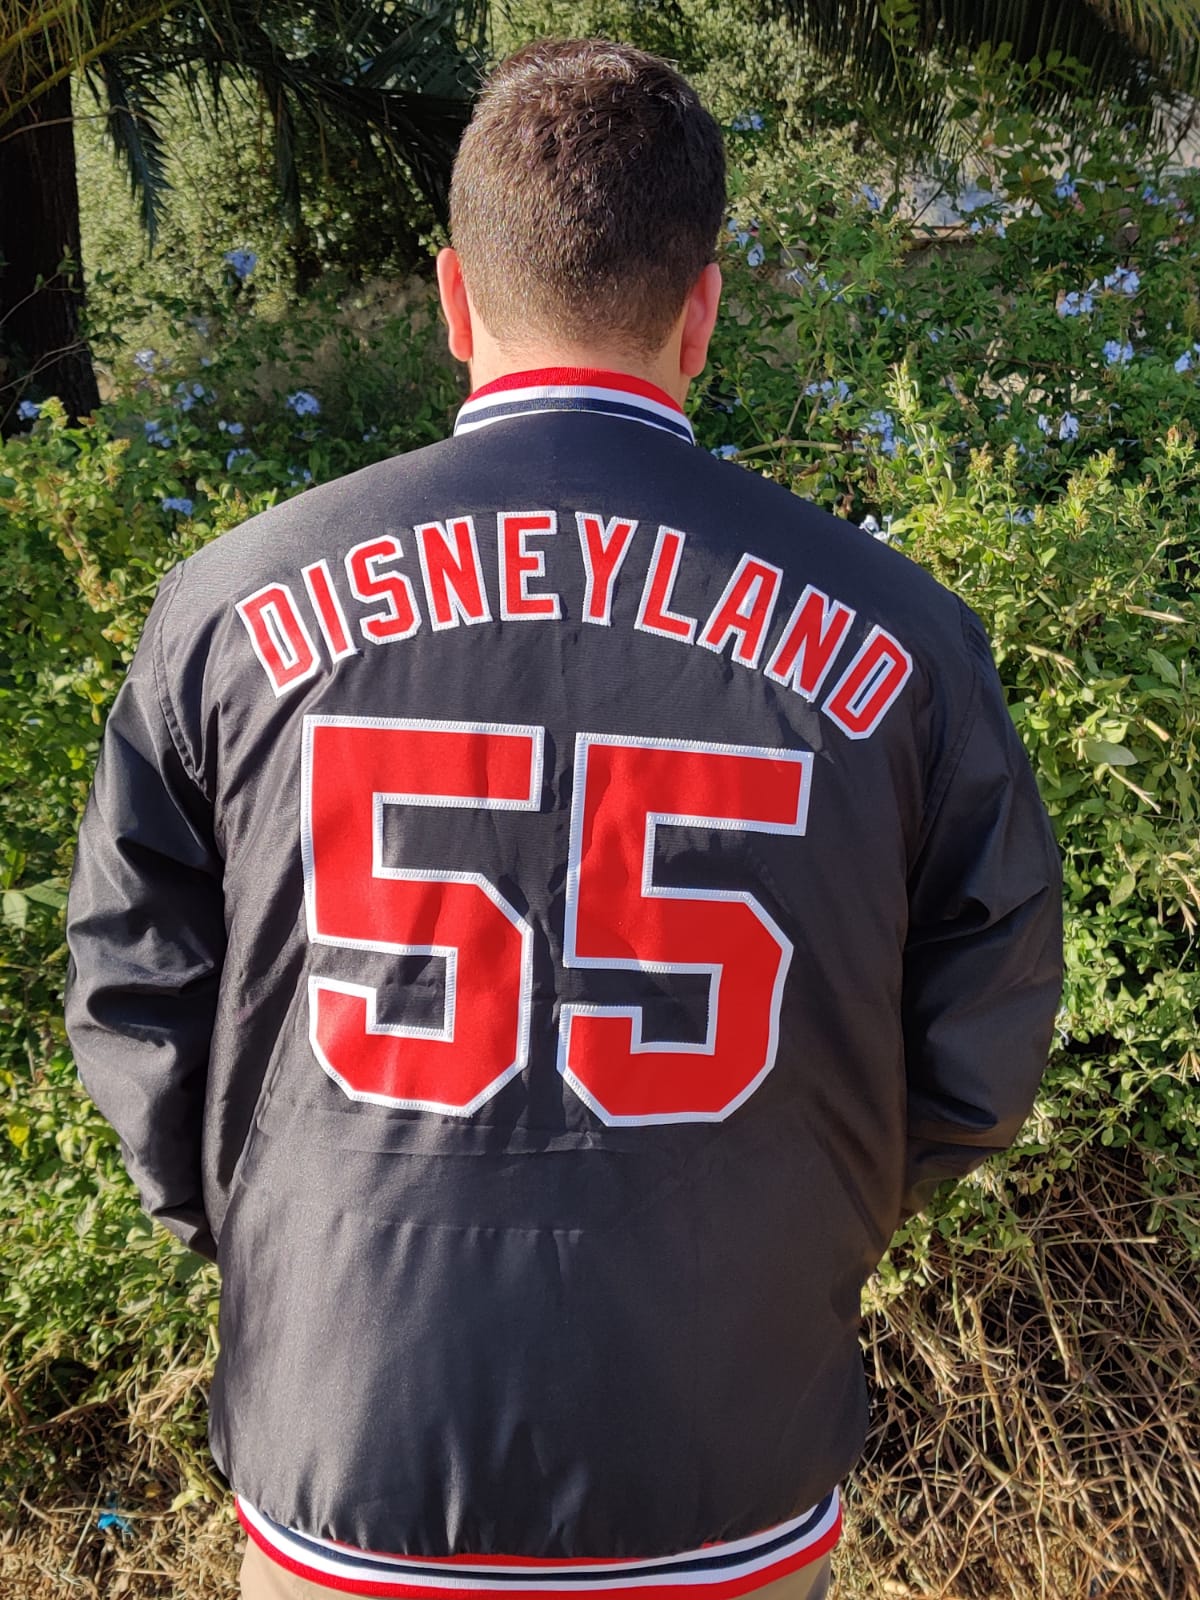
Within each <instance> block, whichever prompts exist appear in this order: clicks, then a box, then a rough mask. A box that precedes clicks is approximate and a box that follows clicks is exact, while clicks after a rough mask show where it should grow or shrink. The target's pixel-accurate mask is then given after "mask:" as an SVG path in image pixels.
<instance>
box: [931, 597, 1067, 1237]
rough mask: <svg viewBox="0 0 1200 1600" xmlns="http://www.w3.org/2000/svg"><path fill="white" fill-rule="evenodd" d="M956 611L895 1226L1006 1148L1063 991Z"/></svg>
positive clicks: (1047, 920) (1035, 840)
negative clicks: (954, 672)
mask: <svg viewBox="0 0 1200 1600" xmlns="http://www.w3.org/2000/svg"><path fill="white" fill-rule="evenodd" d="M963 612H964V626H965V632H966V643H967V650H968V654H969V656H970V659H971V662H972V665H973V675H974V683H973V696H972V701H971V704H970V706H969V709H968V712H967V718H966V724H965V731H964V732H963V733H962V735H961V736H960V740H959V745H958V749H957V751H955V752H953V753H952V755H951V758H950V763H949V773H948V776H943V777H942V778H941V780H940V786H939V789H938V790H937V791H935V792H934V793H933V794H932V795H931V796H930V811H931V820H929V821H927V824H926V831H925V835H924V839H923V841H922V845H921V849H920V854H919V856H918V858H917V860H916V862H915V863H914V867H913V870H912V872H911V874H910V879H909V926H908V936H907V942H906V945H905V953H904V998H903V1016H904V1042H905V1064H906V1076H907V1084H908V1149H907V1171H906V1179H905V1186H906V1192H905V1196H904V1202H903V1210H902V1217H903V1218H907V1217H910V1216H912V1215H913V1213H914V1212H917V1211H919V1210H921V1209H922V1208H923V1207H924V1206H925V1205H926V1204H927V1202H928V1201H929V1199H930V1197H931V1196H932V1194H933V1191H934V1190H935V1189H936V1187H937V1186H938V1184H940V1183H942V1182H943V1181H944V1180H945V1179H947V1178H957V1177H962V1176H964V1175H965V1174H966V1173H968V1172H970V1171H972V1170H973V1169H974V1168H975V1167H977V1166H979V1165H980V1163H981V1162H982V1161H984V1160H985V1159H986V1157H987V1156H988V1155H990V1154H992V1153H993V1152H995V1151H998V1150H1003V1149H1006V1148H1007V1147H1008V1146H1009V1145H1010V1144H1012V1142H1013V1140H1014V1139H1015V1138H1016V1136H1017V1133H1018V1131H1019V1129H1020V1127H1021V1124H1022V1123H1023V1122H1024V1120H1025V1118H1026V1117H1027V1116H1028V1114H1029V1112H1030V1110H1031V1108H1032V1106H1033V1102H1034V1098H1035V1096H1036V1094H1037V1089H1038V1084H1039V1083H1040V1081H1041V1077H1042V1073H1043V1071H1044V1070H1045V1065H1046V1057H1047V1053H1048V1050H1049V1046H1050V1039H1051V1035H1052V1032H1053V1027H1054V1018H1055V1014H1056V1012H1057V1009H1058V1003H1059V996H1060V992H1061V987H1062V866H1061V862H1060V859H1059V854H1058V848H1057V845H1056V843H1055V840H1054V834H1053V831H1052V829H1051V827H1050V822H1049V818H1048V817H1047V815H1046V811H1045V807H1044V806H1043V804H1042V801H1041V798H1040V796H1039V794H1038V791H1037V785H1036V783H1035V781H1034V776H1033V772H1032V770H1031V768H1030V765H1029V760H1028V757H1027V756H1026V754H1025V750H1024V747H1023V746H1022V744H1021V740H1020V738H1019V736H1018V734H1017V732H1016V729H1015V728H1014V727H1013V724H1012V719H1011V718H1010V716H1009V714H1008V709H1007V706H1006V704H1005V699H1004V692H1003V690H1002V688H1001V685H1000V679H999V675H998V673H997V671H996V667H995V664H994V662H993V660H992V655H991V650H990V648H989V645H988V641H987V638H986V635H985V634H984V631H983V628H982V626H981V624H980V623H979V621H978V619H977V618H976V617H975V616H974V615H973V614H972V613H971V612H969V611H967V609H966V607H963Z"/></svg>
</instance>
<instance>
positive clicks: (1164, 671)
mask: <svg viewBox="0 0 1200 1600" xmlns="http://www.w3.org/2000/svg"><path fill="white" fill-rule="evenodd" d="M1146 655H1147V656H1148V657H1149V660H1150V665H1151V666H1152V667H1153V668H1154V670H1155V672H1157V673H1158V675H1159V677H1160V678H1161V679H1162V680H1163V682H1164V683H1170V684H1173V685H1174V686H1175V688H1176V689H1178V688H1179V673H1178V671H1177V670H1176V667H1175V663H1174V662H1173V661H1168V660H1167V658H1166V656H1164V655H1163V653H1162V651H1161V650H1147V651H1146Z"/></svg>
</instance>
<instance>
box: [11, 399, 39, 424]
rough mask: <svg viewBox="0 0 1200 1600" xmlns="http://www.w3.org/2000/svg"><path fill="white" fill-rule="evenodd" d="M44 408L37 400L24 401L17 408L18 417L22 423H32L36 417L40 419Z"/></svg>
mask: <svg viewBox="0 0 1200 1600" xmlns="http://www.w3.org/2000/svg"><path fill="white" fill-rule="evenodd" d="M41 414H42V408H41V406H40V405H38V403H37V401H36V400H22V401H21V403H20V405H19V406H18V407H17V415H18V416H19V417H20V419H21V421H22V422H32V421H33V419H34V418H35V417H40V416H41Z"/></svg>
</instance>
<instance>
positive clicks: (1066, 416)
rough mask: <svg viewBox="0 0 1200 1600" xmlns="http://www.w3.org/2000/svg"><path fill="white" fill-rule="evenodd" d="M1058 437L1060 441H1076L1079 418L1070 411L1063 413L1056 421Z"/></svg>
mask: <svg viewBox="0 0 1200 1600" xmlns="http://www.w3.org/2000/svg"><path fill="white" fill-rule="evenodd" d="M1058 437H1059V438H1060V439H1078V437H1079V418H1078V417H1077V416H1075V414H1074V413H1073V412H1071V411H1064V412H1063V414H1062V416H1061V417H1060V418H1059V419H1058Z"/></svg>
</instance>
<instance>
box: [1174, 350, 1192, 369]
mask: <svg viewBox="0 0 1200 1600" xmlns="http://www.w3.org/2000/svg"><path fill="white" fill-rule="evenodd" d="M1191 370H1192V352H1191V351H1190V350H1185V351H1184V352H1183V354H1182V355H1181V356H1180V357H1179V359H1178V361H1176V363H1175V371H1176V372H1190V371H1191Z"/></svg>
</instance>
